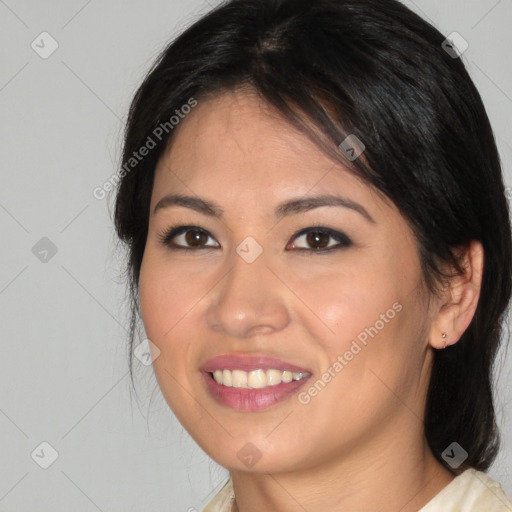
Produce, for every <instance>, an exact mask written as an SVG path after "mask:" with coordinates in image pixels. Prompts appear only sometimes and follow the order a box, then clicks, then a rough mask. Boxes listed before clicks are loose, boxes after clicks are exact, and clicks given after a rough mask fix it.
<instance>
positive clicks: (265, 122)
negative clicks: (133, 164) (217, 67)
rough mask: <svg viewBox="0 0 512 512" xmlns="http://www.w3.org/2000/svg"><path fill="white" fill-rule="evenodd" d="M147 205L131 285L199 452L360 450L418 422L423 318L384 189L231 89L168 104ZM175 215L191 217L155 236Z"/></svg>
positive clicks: (224, 457)
mask: <svg viewBox="0 0 512 512" xmlns="http://www.w3.org/2000/svg"><path fill="white" fill-rule="evenodd" d="M340 142H341V141H340ZM170 195H180V196H187V197H188V198H190V199H188V201H181V203H180V204H178V203H177V202H176V201H173V200H172V199H170V198H169V197H168V196H170ZM326 196H328V197H331V198H334V197H336V198H341V199H340V200H339V201H337V202H334V201H333V202H331V204H330V205H326V204H325V201H324V199H325V198H326ZM166 197H167V199H164V198H166ZM315 198H319V199H315ZM322 198H323V199H322ZM203 201H204V202H205V203H206V202H207V203H208V205H209V208H206V207H205V204H204V203H203ZM283 205H287V206H283ZM150 207H151V214H150V220H149V233H148V238H147V243H146V248H145V252H144V257H143V261H142V268H141V274H140V281H139V286H140V303H141V312H142V318H143V322H144V326H145V330H146V334H147V336H148V338H149V339H150V340H151V341H152V342H153V343H154V344H155V345H156V346H157V347H158V349H159V350H160V353H159V355H158V357H157V358H156V359H155V360H154V363H153V364H154V371H155V374H156V377H157V380H158V383H159V385H160V387H161V390H162V392H163V395H164V396H165V398H166V400H167V402H168V404H169V406H170V407H171V408H172V410H173V411H174V413H175V414H176V416H177V417H178V419H179V420H180V421H181V423H182V424H183V425H184V427H185V428H186V429H187V430H188V432H189V433H190V434H191V435H192V437H193V438H194V439H195V440H196V442H197V443H198V444H199V445H200V446H201V447H202V448H203V449H204V450H205V451H206V452H207V453H208V454H209V455H210V456H211V457H212V458H213V459H215V460H216V461H217V462H219V463H220V464H221V465H223V466H224V467H226V468H228V469H230V470H232V471H234V470H251V471H255V472H272V473H277V472H280V471H287V470H289V469H291V468H293V469H294V470H298V469H300V468H306V467H313V466H315V465H318V464H322V463H326V462H328V461H330V460H334V459H336V458H339V457H345V458H347V457H356V456H357V457H358V460H359V461H360V462H361V463H366V462H367V458H369V459H372V457H373V458H375V455H376V453H379V452H376V451H375V450H382V449H384V448H383V447H386V449H388V448H389V449H391V447H393V449H398V447H400V446H401V445H400V443H401V442H403V441H404V440H405V439H406V438H407V436H409V435H416V434H418V433H419V434H420V435H421V432H422V428H423V424H422V422H421V418H422V417H423V406H424V400H425V394H426V388H427V384H428V378H429V369H430V364H431V352H430V350H429V349H428V341H427V338H428V333H429V326H430V324H429V322H430V321H429V318H428V314H427V310H426V308H425V304H426V302H427V301H426V295H425V292H424V291H423V285H422V279H421V271H420V262H419V256H418V251H417V248H416V245H415V241H414V238H413V234H412V232H411V230H410V228H409V227H408V225H407V223H406V222H405V220H404V218H403V217H402V216H401V215H400V214H399V213H398V211H397V210H396V208H395V207H394V206H393V205H391V204H390V203H388V202H385V201H384V200H383V199H382V198H381V197H380V196H379V195H378V194H377V193H376V192H375V191H373V190H372V189H371V188H370V187H369V186H368V185H367V184H364V183H363V182H361V181H360V180H358V179H357V178H355V177H354V176H353V175H351V174H350V173H349V172H348V171H346V170H345V169H344V167H343V166H342V165H340V164H338V163H334V162H333V161H331V160H329V159H328V158H327V157H326V156H325V154H324V153H323V152H322V151H321V150H320V149H319V148H318V147H317V146H315V145H314V144H313V143H312V142H311V141H310V140H309V139H308V138H307V137H306V136H305V135H303V134H301V133H299V132H298V131H296V130H295V129H294V128H293V127H292V126H290V125H289V124H288V123H287V122H286V121H284V120H283V119H282V118H280V117H279V116H278V115H277V114H276V113H275V112H273V111H271V110H270V109H269V107H268V106H267V105H266V104H265V103H263V102H262V101H261V100H260V99H259V98H258V96H256V95H255V94H254V93H250V92H248V91H246V92H241V91H239V92H236V93H234V92H233V93H224V94H223V95H221V96H217V97H216V98H214V99H210V100H205V101H202V102H201V101H200V102H199V104H198V106H197V107H196V108H195V109H194V110H193V111H192V112H191V113H190V114H189V115H188V116H187V117H186V118H185V119H184V120H183V121H181V125H180V126H179V130H178V131H177V133H176V135H175V138H174V140H173V144H172V146H171V147H170V149H169V150H168V151H167V153H166V154H164V155H163V157H162V158H161V159H160V161H159V164H158V166H157V169H156V174H155V181H154V188H153V194H152V198H151V206H150ZM176 226H189V227H188V231H187V230H182V231H179V232H175V233H174V235H172V236H166V235H167V234H168V231H169V230H170V228H171V227H176ZM305 230H307V231H305ZM319 231H320V232H319ZM299 232H300V233H299ZM297 233H298V234H297ZM294 235H295V236H294ZM187 247H188V249H187ZM223 356H225V357H223ZM301 371H302V372H301ZM214 372H215V374H214ZM290 372H291V373H290ZM301 373H302V375H301ZM212 374H214V375H212ZM214 376H215V377H216V378H217V380H218V381H219V382H216V381H215V378H214ZM290 379H291V381H290ZM246 386H248V387H246Z"/></svg>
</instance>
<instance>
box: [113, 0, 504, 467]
mask: <svg viewBox="0 0 512 512" xmlns="http://www.w3.org/2000/svg"><path fill="white" fill-rule="evenodd" d="M444 39H445V37H444V36H443V35H442V34H441V33H440V32H439V31H438V30H437V29H436V28H434V27H433V26H432V25H430V24H429V23H427V22H426V21H424V20H423V19H421V18H420V17H419V16H417V15H416V14H414V13H413V12H412V11H410V10H409V9H408V8H406V7H405V6H403V5H402V4H401V3H399V2H398V1H395V0H315V1H312V0H232V1H227V2H224V3H222V4H221V5H219V6H218V7H217V8H215V9H213V10H212V11H211V12H209V13H208V14H207V15H205V16H203V17H202V18H201V19H199V20H198V21H197V22H196V23H194V24H193V25H192V26H191V27H189V28H188V29H187V30H185V31H184V32H183V33H182V34H181V35H180V36H179V37H177V38H176V39H175V40H174V41H173V42H171V43H170V44H169V46H168V47H167V48H165V50H164V51H163V52H162V54H161V55H160V57H159V58H158V59H157V61H156V62H155V63H154V65H153V67H152V68H151V70H150V71H149V73H148V74H147V76H146V78H145V79H144V81H143V83H142V85H141V86H140V88H139V89H138V91H137V93H136V95H135V98H134V99H133V102H132V104H131V107H130V111H129V118H128V122H127V126H126V132H125V140H124V152H123V161H122V165H123V166H124V167H123V169H124V170H125V171H124V172H123V173H122V174H121V175H122V179H120V182H119V186H118V190H117V197H116V205H115V226H116V230H117V234H118V236H119V238H120V239H121V240H122V241H123V242H125V243H126V245H127V249H128V262H127V272H128V278H129V283H130V292H131V300H132V303H131V305H132V317H131V330H130V332H131V337H130V354H131V353H132V349H133V342H134V337H135V336H134V333H135V330H136V326H137V324H138V321H139V320H140V309H139V303H138V280H139V272H140V267H141V261H142V257H143V252H144V247H145V243H146V237H147V231H148V220H149V203H150V198H151V192H152V187H153V177H154V170H155V166H156V163H157V162H158V159H159V158H160V156H161V155H162V152H163V151H164V149H165V147H166V144H167V143H168V142H169V140H170V139H171V138H172V136H173V134H174V133H175V132H176V130H173V129H171V127H170V126H169V124H167V126H168V128H169V129H168V130H166V131H165V133H164V131H162V130H160V131H161V132H162V133H160V132H158V133H159V134H160V136H161V137H160V138H158V137H156V136H155V133H154V131H155V129H156V128H157V127H158V126H161V125H162V123H169V119H170V118H171V116H173V115H175V112H176V110H179V109H180V108H181V106H182V105H185V104H187V102H188V101H189V100H190V98H194V99H195V100H196V101H198V102H200V101H201V99H203V98H205V97H206V96H211V95H212V94H216V93H220V92H223V91H227V90H232V89H233V88H234V87H242V86H249V87H251V88H252V89H254V90H256V91H258V93H259V94H260V95H261V96H262V97H263V98H264V99H265V100H266V101H268V103H270V104H272V105H273V106H275V107H276V108H277V109H278V110H279V111H280V112H281V113H282V114H283V116H284V117H285V118H286V119H288V120H289V121H290V122H291V123H293V125H294V126H297V127H299V128H300V129H301V130H302V131H303V132H304V133H306V134H307V135H308V136H310V137H311V138H312V139H313V140H314V141H315V142H317V143H318V144H319V146H321V147H322V148H323V149H324V150H325V151H326V152H327V153H329V154H330V155H332V156H333V158H337V159H338V160H340V161H343V163H345V164H348V165H350V166H351V168H352V170H353V172H355V173H358V175H360V176H361V177H362V178H363V179H364V180H366V181H367V182H368V183H369V184H371V185H373V186H374V187H375V188H376V189H377V190H379V191H381V192H382V193H383V194H384V195H385V196H387V197H388V198H389V199H390V200H391V201H392V202H393V203H394V204H395V205H396V206H397V207H398V209H399V210H400V212H401V214H402V215H403V216H404V218H405V219H406V220H407V221H408V222H409V224H410V225H411V227H412V229H413V231H414V233H415V236H416V238H417V243H418V248H419V253H420V256H421V263H422V269H423V274H424V277H425V281H426V283H427V284H428V285H429V287H430V289H431V291H432V292H434V291H435V283H438V282H439V281H440V278H442V276H443V273H442V271H441V267H442V265H443V264H446V263H447V264H449V265H451V266H452V267H453V268H455V269H458V270H459V271H461V269H460V266H459V265H458V261H457V258H456V256H455V254H454V249H455V248H457V247H460V246H464V245H466V244H467V243H468V242H469V241H471V240H480V241H481V242H482V244H483V247H484V251H485V264H484V273H483V282H482V289H481V296H480V299H479V303H478V307H477V310H476V313H475V315H474V318H473V320H472V322H471V324H470V326H469V327H468V329H467V330H466V332H464V334H463V336H462V338H461V339H460V340H459V342H458V343H456V344H454V345H452V346H450V347H448V348H447V349H445V350H440V351H436V352H435V358H434V364H433V369H432V375H431V382H430V387H429V390H428V397H427V403H426V411H425V433H426V438H427V440H428V443H429V445H430V448H431V449H432V452H433V453H434V455H435V456H436V457H437V459H438V460H439V461H440V462H441V463H442V464H443V465H445V466H446V467H447V469H449V470H450V471H452V472H453V473H455V474H458V473H460V472H462V471H463V470H465V469H467V468H469V467H473V468H476V469H479V470H485V469H487V468H488V467H489V466H490V464H491V463H492V461H493V460H494V458H495V456H496V454H497V450H498V446H499V442H498V440H499V436H498V432H497V428H496V423H495V411H494V406H493V403H494V402H493V380H492V375H493V363H494V360H495V356H496V353H497V350H498V347H499V344H500V335H501V332H502V330H501V329H502V322H503V320H504V315H505V312H506V308H507V305H508V301H509V298H510V293H511V230H510V221H509V211H508V204H507V201H506V198H505V194H504V186H503V179H502V173H501V167H500V161H499V156H498V152H497V148H496V144H495V140H494V137H493V132H492V129H491V126H490V123H489V120H488V117H487V114H486V112H485V109H484V106H483V104H482V100H481V98H480V95H479V93H478V91H477V90H476V88H475V86H474V84H473V82H472V81H471V79H470V77H469V75H468V73H467V71H466V69H465V67H464V65H463V63H462V61H461V59H460V58H453V56H452V55H450V54H449V53H447V52H446V51H445V49H444V48H443V46H442V43H443V41H444ZM312 127H314V129H313V128H312ZM178 129H179V126H178ZM318 133H320V134H321V136H319V135H318ZM347 134H355V135H356V136H357V137H358V138H359V139H360V140H361V141H363V142H364V144H365V146H366V149H365V152H364V159H362V158H359V159H356V160H355V161H353V162H347V159H346V158H345V157H344V156H343V155H342V154H341V151H339V150H338V145H339V144H340V142H341V141H342V140H344V138H345V137H346V136H347ZM162 135H163V136H162ZM148 137H151V138H152V140H153V142H154V143H155V146H154V147H152V149H151V150H150V151H149V152H148V154H147V155H146V156H144V158H142V159H141V160H140V161H138V162H137V164H136V165H133V166H130V167H129V168H128V167H127V164H128V162H129V161H130V158H133V153H134V152H137V151H138V150H139V149H140V148H141V147H143V146H144V145H146V144H147V141H148V140H149V139H148ZM363 160H364V162H363ZM132 163H133V162H132ZM131 361H132V360H131V359H130V372H131V374H132V364H131ZM132 378H133V374H132ZM453 441H456V442H457V443H459V444H460V445H461V446H462V447H463V448H464V449H465V450H466V451H467V452H468V458H467V459H466V460H465V461H464V462H463V463H462V464H461V465H460V466H459V468H458V469H457V470H454V469H452V468H451V467H450V466H449V465H447V464H446V462H445V461H444V459H443V458H442V456H441V454H442V452H443V451H444V450H445V448H446V447H447V446H448V445H450V443H452V442H453Z"/></svg>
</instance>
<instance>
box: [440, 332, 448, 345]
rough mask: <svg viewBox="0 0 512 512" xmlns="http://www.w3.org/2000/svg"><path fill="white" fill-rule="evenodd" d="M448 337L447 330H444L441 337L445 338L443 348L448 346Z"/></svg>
mask: <svg viewBox="0 0 512 512" xmlns="http://www.w3.org/2000/svg"><path fill="white" fill-rule="evenodd" d="M446 337H447V334H446V333H445V332H443V333H442V334H441V338H443V340H444V345H443V348H446Z"/></svg>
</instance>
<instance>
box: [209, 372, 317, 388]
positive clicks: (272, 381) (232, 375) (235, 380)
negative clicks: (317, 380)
mask: <svg viewBox="0 0 512 512" xmlns="http://www.w3.org/2000/svg"><path fill="white" fill-rule="evenodd" d="M307 375H309V374H308V373H299V372H290V371H287V370H285V371H281V370H274V369H270V370H267V371H265V370H261V369H258V370H252V371H250V372H245V371H243V370H215V371H214V372H213V378H214V379H215V382H217V384H222V385H223V386H228V387H234V388H244V389H261V388H266V387H268V386H277V385H278V384H281V382H284V383H288V382H291V381H292V380H300V379H302V378H304V377H305V376H307Z"/></svg>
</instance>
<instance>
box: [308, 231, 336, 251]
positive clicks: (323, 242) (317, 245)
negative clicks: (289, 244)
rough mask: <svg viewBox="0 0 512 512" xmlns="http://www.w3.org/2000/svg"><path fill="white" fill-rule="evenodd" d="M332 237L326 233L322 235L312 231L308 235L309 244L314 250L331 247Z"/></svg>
mask: <svg viewBox="0 0 512 512" xmlns="http://www.w3.org/2000/svg"><path fill="white" fill-rule="evenodd" d="M329 238H330V236H329V235H327V234H326V233H320V232H318V231H310V232H309V233H308V234H307V235H306V241H307V243H308V244H309V245H310V246H311V247H313V248H314V249H323V248H325V247H327V245H329Z"/></svg>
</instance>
